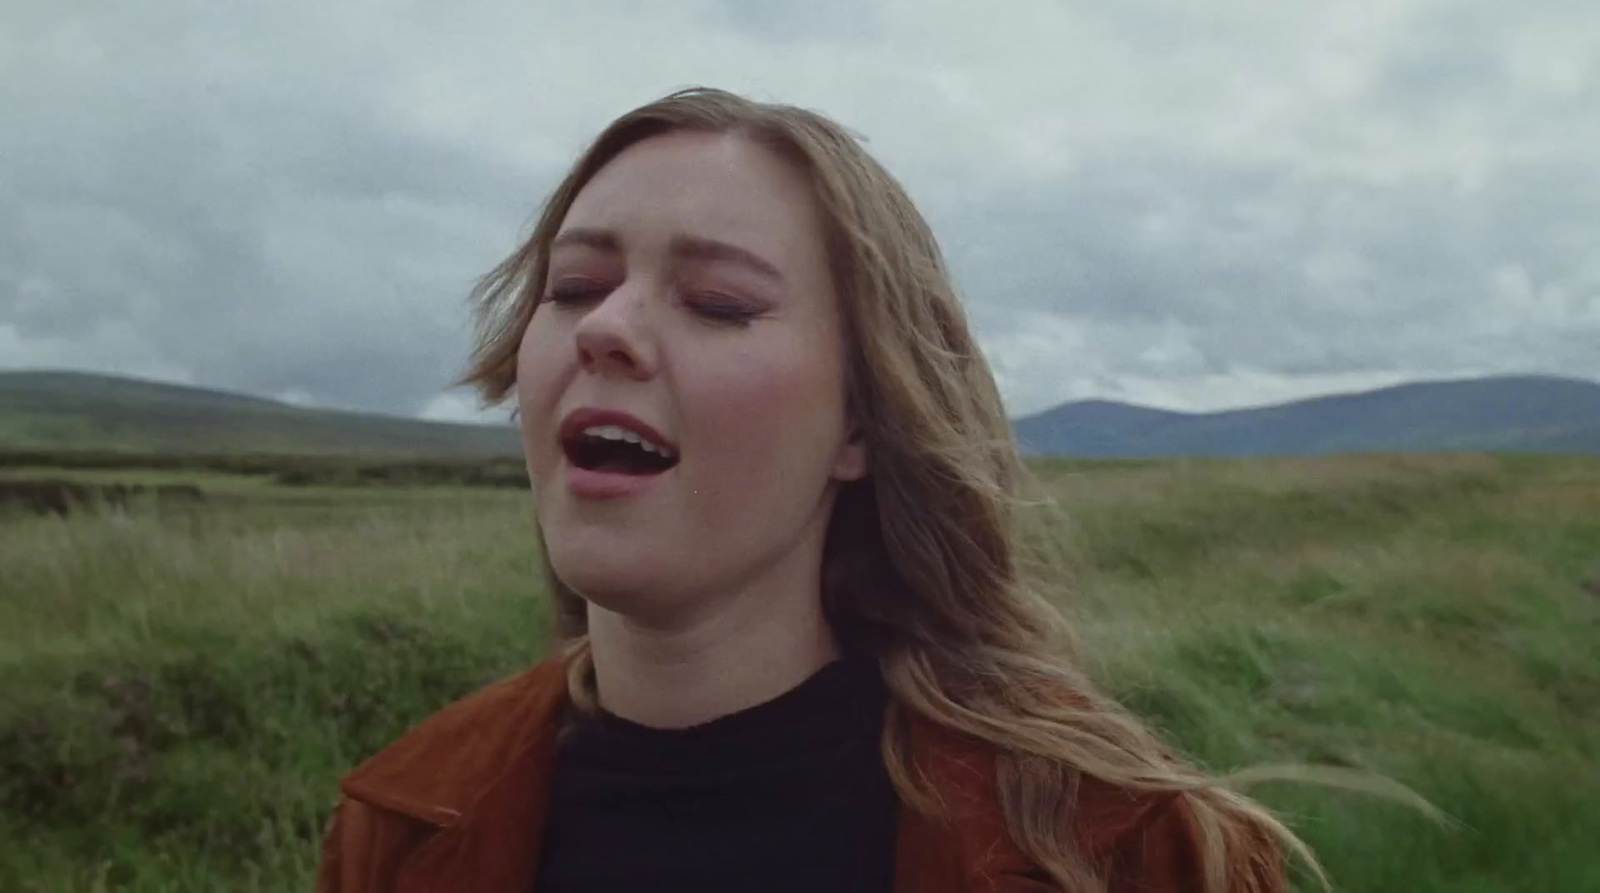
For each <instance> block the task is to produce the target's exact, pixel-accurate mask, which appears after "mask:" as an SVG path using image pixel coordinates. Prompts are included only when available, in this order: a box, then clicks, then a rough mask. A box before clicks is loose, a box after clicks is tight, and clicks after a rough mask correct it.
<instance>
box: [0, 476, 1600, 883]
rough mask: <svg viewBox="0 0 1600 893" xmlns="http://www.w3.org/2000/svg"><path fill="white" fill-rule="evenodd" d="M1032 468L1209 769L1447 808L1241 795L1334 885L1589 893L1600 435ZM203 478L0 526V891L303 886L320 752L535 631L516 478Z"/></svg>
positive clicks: (523, 645)
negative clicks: (1311, 769) (1394, 452)
mask: <svg viewBox="0 0 1600 893" xmlns="http://www.w3.org/2000/svg"><path fill="white" fill-rule="evenodd" d="M1039 471H1040V473H1041V475H1042V476H1043V477H1044V478H1045V479H1046V481H1047V483H1048V486H1049V487H1050V489H1051V490H1052V491H1053V492H1054V494H1055V495H1056V496H1057V497H1058V499H1059V500H1060V502H1061V504H1062V505H1064V506H1065V507H1066V509H1067V510H1068V515H1069V517H1068V519H1067V520H1066V521H1065V522H1062V523H1060V524H1058V526H1056V527H1053V528H1051V529H1050V530H1049V531H1048V532H1047V534H1046V536H1047V537H1048V539H1049V540H1050V541H1051V542H1052V543H1053V544H1055V545H1058V546H1061V547H1062V550H1063V551H1064V552H1065V553H1066V554H1068V555H1069V556H1071V558H1072V559H1073V566H1074V569H1075V580H1074V585H1072V586H1071V587H1070V589H1064V590H1063V592H1064V595H1063V599H1064V601H1065V607H1068V608H1069V609H1070V611H1071V613H1072V616H1074V617H1075V618H1077V619H1078V620H1079V622H1080V623H1081V625H1082V628H1083V638H1084V640H1085V643H1086V645H1087V651H1088V655H1089V659H1090V660H1091V661H1092V662H1093V665H1094V668H1095V669H1096V670H1097V672H1099V673H1100V674H1101V676H1102V677H1103V678H1104V679H1105V680H1106V682H1107V684H1108V685H1109V686H1110V687H1111V688H1112V690H1113V691H1115V692H1116V693H1117V694H1118V695H1119V696H1120V697H1121V698H1123V699H1124V700H1125V701H1126V702H1127V703H1128V704H1129V705H1130V706H1132V707H1134V708H1135V709H1136V710H1137V711H1138V712H1139V713H1140V714H1141V715H1143V716H1145V717H1146V718H1147V719H1148V720H1149V721H1151V722H1152V723H1153V724H1155V725H1156V726H1158V727H1159V728H1160V729H1162V730H1163V731H1164V732H1165V733H1166V734H1167V735H1168V736H1169V737H1170V738H1171V739H1172V740H1173V741H1174V742H1175V743H1177V744H1178V745H1179V746H1181V747H1182V748H1184V749H1185V750H1186V751H1187V752H1188V753H1190V754H1192V755H1193V756H1194V757H1195V758H1197V759H1199V760H1200V761H1202V762H1203V763H1204V764H1205V765H1207V766H1208V767H1210V768H1212V769H1214V770H1217V771H1225V770H1228V769H1233V768H1238V767H1242V766H1247V765H1252V764H1258V763H1281V762H1314V763H1326V764H1334V765H1342V766H1353V767H1359V768H1366V769H1372V770H1376V771H1379V772H1382V773H1385V774H1387V775H1389V776H1391V777H1393V778H1395V779H1397V780H1399V781H1401V782H1404V783H1405V784H1408V785H1410V786H1412V787H1413V788H1415V789H1417V790H1418V791H1420V792H1421V793H1423V794H1424V795H1425V796H1427V797H1428V798H1429V799H1430V800H1432V801H1433V802H1434V803H1435V804H1436V805H1438V806H1439V807H1440V808H1441V809H1442V810H1443V811H1444V812H1445V813H1447V814H1448V815H1449V816H1450V817H1451V822H1450V823H1448V824H1447V825H1445V826H1440V825H1436V824H1434V823H1431V822H1429V821H1428V820H1426V819H1424V818H1422V817H1421V816H1419V815H1417V814H1416V813H1414V812H1411V811H1409V810H1406V809H1403V808H1400V807H1396V806H1393V805H1389V804H1387V803H1384V802H1382V801H1376V800H1373V799H1370V798H1366V797H1362V796H1359V795H1352V794H1343V793H1332V792H1328V791H1325V790H1321V789H1312V788H1303V787H1295V786H1288V785H1272V786H1265V787H1263V788H1261V789H1260V790H1258V791H1255V792H1254V793H1256V794H1257V795H1258V796H1261V797H1262V798H1263V799H1265V800H1266V801H1267V802H1269V803H1270V804H1272V805H1274V806H1276V807H1278V808H1279V809H1281V810H1282V811H1283V812H1284V813H1285V815H1286V816H1287V817H1288V818H1289V819H1290V821H1291V823H1292V824H1293V825H1294V827H1295V828H1296V829H1297V830H1298V831H1300V832H1301V833H1302V834H1303V835H1304V836H1305V837H1306V839H1307V840H1308V841H1309V842H1310V843H1311V844H1312V845H1313V846H1314V847H1315V848H1316V849H1317V851H1318V853H1319V854H1320V855H1321V857H1322V858H1323V860H1324V862H1325V864H1326V866H1327V868H1328V870H1329V872H1330V874H1331V875H1332V877H1333V879H1334V881H1335V883H1336V885H1337V886H1338V888H1339V889H1342V890H1349V891H1394V890H1406V891H1445V890H1449V891H1569V890H1571V891H1582V890H1591V889H1595V890H1600V857H1596V856H1595V855H1593V854H1592V842H1593V841H1596V840H1600V809H1596V808H1595V806H1594V804H1595V803H1597V802H1600V768H1597V767H1600V461H1596V460H1592V459H1530V458H1495V457H1484V456H1441V457H1424V458H1419V457H1366V458H1328V459H1316V460H1255V461H1248V462H1227V461H1207V462H1170V463H1155V462H1149V463H1116V464H1112V463H1106V464H1096V463H1089V464H1084V463H1057V464H1050V463H1045V464H1041V465H1040V466H1039ZM174 474H178V475H179V476H180V477H181V473H179V472H174ZM201 483H202V486H204V487H205V488H206V489H207V491H208V493H209V494H210V499H209V500H208V502H207V503H204V504H201V505H199V506H187V507H158V506H150V507H147V508H144V509H140V508H137V507H136V508H134V509H132V510H130V511H128V512H125V513H103V514H85V515H77V516H72V517H68V518H54V517H48V518H33V517H28V518H10V519H6V520H0V674H3V678H4V679H5V680H6V684H5V686H4V689H3V691H0V889H3V890H13V889H14V890H20V891H33V890H39V891H44V890H51V891H55V890H68V891H92V890H139V891H155V890H183V891H186V890H195V891H199V890H217V889H228V890H263V891H265V890H274V891H276V890H292V889H306V888H307V887H308V886H309V883H310V876H311V872H312V871H313V869H314V863H315V859H316V843H317V840H318V837H319V835H320V830H321V827H322V824H323V821H324V819H325V816H326V811H327V809H328V807H329V806H330V805H331V802H332V798H333V797H334V793H335V787H334V786H335V782H336V780H337V778H338V776H339V775H340V774H341V773H342V772H344V771H345V770H347V769H348V768H349V767H350V766H352V765H353V764H354V763H355V762H357V761H358V760H359V759H361V758H362V757H364V756H365V755H367V754H369V753H371V752H373V751H375V750H376V749H378V748H380V747H381V746H382V745H383V744H384V743H385V742H387V741H389V740H391V739H392V738H394V737H395V736H396V735H398V734H399V733H400V732H401V731H403V730H404V729H405V728H406V727H407V726H408V725H410V724H411V723H413V722H415V721H416V720H418V719H420V718H422V717H423V716H426V715H427V714H428V713H431V712H432V711H434V710H436V709H437V708H438V707H440V706H442V705H443V704H444V703H447V702H448V701H450V700H452V699H454V698H456V697H458V696H460V695H462V694H464V693H466V692H467V691H470V690H472V689H473V688H475V687H477V686H479V685H481V684H483V683H484V682H486V681H488V680H489V679H492V678H495V677H497V676H500V675H503V674H505V673H509V672H513V671H515V670H517V669H519V668H522V667H524V666H527V665H528V664H530V663H532V662H534V661H536V660H537V659H539V657H540V655H541V654H542V653H543V651H544V646H545V642H546V636H547V628H546V613H545V609H544V605H543V596H542V594H541V592H540V586H539V583H538V572H537V565H536V557H537V556H536V553H535V551H534V546H533V533H532V525H531V520H530V517H529V514H528V508H527V505H528V503H527V499H526V496H525V495H523V494H520V493H517V492H514V491H496V490H485V489H467V488H444V487H433V488H419V487H410V488H393V489H382V488H374V487H371V486H361V487H350V488H343V489H332V488H305V487H299V488H284V487H274V486H271V485H269V484H264V483H262V482H260V481H259V480H257V481H237V482H230V481H229V480H228V479H226V478H219V477H215V476H214V475H213V476H210V477H206V478H205V479H204V480H203V481H201ZM1305 886H1306V889H1311V886H1310V885H1309V884H1307V885H1305Z"/></svg>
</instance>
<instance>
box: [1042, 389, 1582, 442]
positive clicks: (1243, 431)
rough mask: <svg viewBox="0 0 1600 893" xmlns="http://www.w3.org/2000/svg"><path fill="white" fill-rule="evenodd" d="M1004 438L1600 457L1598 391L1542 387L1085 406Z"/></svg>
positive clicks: (1045, 416) (1046, 416) (1071, 406)
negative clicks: (1210, 407)
mask: <svg viewBox="0 0 1600 893" xmlns="http://www.w3.org/2000/svg"><path fill="white" fill-rule="evenodd" d="M1015 426H1016V431H1017V436H1018V439H1019V440H1021V442H1022V444H1023V448H1024V450H1025V451H1026V452H1028V453H1030V454H1033V455H1063V456H1123V457H1156V456H1261V455H1314V454H1323V453H1342V452H1413V451H1427V452H1435V451H1477V450H1485V451H1508V452H1539V453H1600V384H1596V383H1593V382H1588V381H1581V380H1578V379H1571V378H1557V377H1552V376H1508V377H1499V378H1481V379H1470V380H1465V381H1440V382H1418V383H1415V384H1403V385H1397V386H1395V387H1389V388H1383V389H1380V390H1376V391H1368V392H1364V393H1359V394H1338V395H1334V396H1330V397H1316V398H1313V399H1309V400H1300V401H1296V402H1293V403H1284V404H1281V405H1276V406H1263V407H1259V408H1252V409H1236V410H1229V411H1226V412H1212V413H1184V412H1168V411H1165V410H1159V409H1147V408H1145V407H1140V406H1130V405H1128V404H1125V403H1115V402H1108V401H1103V400H1089V401H1083V402H1078V403H1068V404H1065V405H1062V406H1058V407H1056V408H1055V409H1051V410H1047V411H1045V412H1042V413H1039V414H1037V415H1031V416H1027V417H1025V418H1022V419H1018V420H1017V421H1016V423H1015Z"/></svg>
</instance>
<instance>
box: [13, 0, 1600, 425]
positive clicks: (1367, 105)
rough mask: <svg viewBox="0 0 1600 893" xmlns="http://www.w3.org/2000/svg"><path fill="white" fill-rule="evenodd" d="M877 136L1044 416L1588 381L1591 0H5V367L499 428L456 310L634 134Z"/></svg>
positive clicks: (1594, 210) (1027, 400) (1004, 382)
mask: <svg viewBox="0 0 1600 893" xmlns="http://www.w3.org/2000/svg"><path fill="white" fill-rule="evenodd" d="M696 84H704V85H710V86H719V87H724V88H728V89H732V90H736V91H739V92H744V93H748V94H751V95H753V96H755V97H757V98H761V99H773V100H779V101H783V102H789V103H794V104H797V105H803V106H806V107H810V108H814V109H818V110H820V111H823V112H826V113H828V114H830V115H832V116H834V117H836V118H838V119H839V120H841V121H843V122H844V123H845V124H847V125H848V126H850V127H852V128H853V129H855V130H857V131H858V132H860V133H862V134H864V135H865V136H866V137H867V138H868V140H869V147H870V148H871V149H872V150H873V151H874V152H875V153H876V154H877V155H878V157H879V158H881V159H882V160H883V161H884V162H885V164H887V165H888V167H889V168H890V169H891V170H892V171H894V172H895V173H896V174H897V175H898V176H899V177H900V178H901V179H902V181H903V182H905V184H906V185H907V187H908V189H909V190H910V191H911V193H912V195H913V197H914V198H915V199H916V200H917V201H918V202H919V204H920V205H921V207H922V209H923V212H924V213H925V214H926V215H927V216H928V218H929V219H930V221H931V222H932V224H933V226H934V229H935V230H936V232H937V233H938V235H939V237H940V239H941V242H942V243H943V245H944V247H945V250H946V252H947V254H948V256H949V257H950V259H951V262H952V265H953V267H954V268H955V270H956V273H957V276H958V278H959V284H960V287H961V290H962V293H963V294H964V295H965V297H966V300H967V304H968V308H969V311H970V313H971V317H972V320H973V322H974V325H975V326H976V328H977V330H978V334H979V337H980V339H981V341H982V343H983V345H984V348H985V350H986V352H987V354H988V356H989V359H990V361H991V363H992V364H993V366H994V368H995V371H996V374H997V375H998V376H999V377H1000V380H1001V386H1002V389H1003V390H1004V392H1005V395H1006V398H1007V401H1008V404H1009V406H1010V408H1011V410H1012V411H1013V412H1015V413H1024V412H1030V411H1035V410H1039V409H1042V408H1045V407H1047V406H1050V405H1053V404H1056V403H1059V402H1062V401H1066V400H1070V399H1077V398H1084V397H1104V398H1112V399H1123V400H1130V401H1134V402H1140V403H1145V404H1148V405H1154V406H1161V407H1166V408H1176V409H1211V408H1218V407H1225V406H1239V405H1248V404H1254V403H1260V402H1267V401H1275V400H1282V399H1288V398H1294V397H1299V396H1304V395H1310V394H1316V393H1325V392H1329V391H1337V390H1350V389H1358V388H1366V387H1371V386H1377V385H1384V384H1389V383H1391V382H1395V381H1400V380H1405V379H1412V378H1445V377H1459V376H1468V375H1479V374H1494V373H1505V372H1546V373H1555V374H1563V375H1572V376H1579V377H1584V378H1589V379H1600V162H1597V160H1596V157H1597V152H1600V149H1597V148H1596V147H1600V4H1595V3H1594V2H1592V0H1571V2H1528V0H1521V2H1509V0H1507V2H1492V0H1491V2H1420V0H1418V2H1413V0H1376V2H1341V3H1322V4H1313V3H1297V2H1283V0H1207V2H1204V3H1198V2H1191V0H1157V2H1093V3H1090V2H1064V0H1017V2H999V0H985V2H976V0H968V2H930V0H910V2H881V3H874V2H870V0H862V2H856V0H809V2H798V0H792V2H791V0H723V2H699V3H695V2H646V0H584V2H564V3H547V2H540V0H456V2H451V3H428V2H394V3H387V2H375V0H353V2H352V0H338V2H328V0H315V2H312V0H272V2H265V0H263V2H257V3H216V2H211V0H190V2H178V0H165V2H149V3H137V4H136V3H113V2H88V0H57V2H38V0H0V368H39V367H55V368H76V369H90V370H101V371H109V372H117V373H127V374H135V375H142V376H148V377H154V378H160V379H164V380H170V381H177V382H185V383H193V384H199V385H206V386H213V387H220V388H227V389H232V390H241V391H246V392H250V393H254V394H259V395H264V396H272V397H279V398H284V399H289V400H293V401H297V402H302V403H307V404H314V405H324V406H333V407H342V408H360V409H367V410H377V411H383V412H393V413H400V414H421V415H426V416H429V417H435V418H465V417H469V416H471V415H472V412H473V407H474V401H473V400H472V398H471V397H470V395H468V394H466V393H464V392H459V391H458V392H444V391H442V388H443V386H444V385H445V384H446V383H447V382H448V381H449V380H450V379H451V378H452V377H453V376H454V375H456V374H457V373H459V371H460V370H461V368H462V364H463V362H464V357H465V353H466V351H467V346H468V317H467V314H466V309H465V305H464V303H463V298H464V296H465V294H466V292H467V290H468V288H469V287H470V285H471V283H472V281H473V279H474V278H475V277H476V276H477V275H478V274H480V273H482V272H483V271H484V270H486V269H487V268H488V267H489V266H491V265H492V264H493V263H494V262H495V261H497V260H498V259H499V258H500V257H501V256H503V255H504V254H505V253H506V252H507V251H508V250H509V249H510V248H511V247H512V246H513V244H514V243H515V241H516V240H517V238H518V236H519V234H520V233H521V232H522V230H523V228H524V227H525V225H526V224H527V223H528V221H529V219H530V217H531V216H532V214H533V213H534V211H535V209H536V208H537V206H538V204H539V202H540V201H542V199H543V198H544V197H545V195H546V194H547V192H548V191H549V190H550V188H551V187H552V186H553V185H554V184H555V182H556V180H557V178H558V177H559V176H560V174H561V173H562V172H563V171H564V169H565V167H566V165H567V164H568V163H569V162H570V161H571V160H572V158H573V157H574V156H575V155H576V153H577V152H578V151H579V150H580V149H581V148H582V146H583V145H584V144H585V143H586V142H587V141H588V140H589V139H590V138H592V137H593V136H594V135H595V133H597V132H598V131H599V130H600V129H601V128H602V127H603V126H604V125H605V124H606V123H607V122H608V121H609V120H611V119H612V118H614V117H615V116H617V115H618V114H620V113H622V112H624V111H626V110H627V109H629V108H631V107H633V106H636V105H638V104H641V103H643V102H646V101H649V100H651V99H653V98H656V97H657V96H659V95H661V94H663V93H666V92H668V91H670V90H673V89H675V88H678V87H684V86H690V85H696Z"/></svg>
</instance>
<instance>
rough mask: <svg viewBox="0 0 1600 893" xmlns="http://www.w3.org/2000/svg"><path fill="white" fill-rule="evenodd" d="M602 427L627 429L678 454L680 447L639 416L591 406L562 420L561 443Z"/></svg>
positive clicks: (570, 413)
mask: <svg viewBox="0 0 1600 893" xmlns="http://www.w3.org/2000/svg"><path fill="white" fill-rule="evenodd" d="M600 425H616V426H617V427H619V428H626V429H628V430H629V431H632V432H633V433H635V434H637V435H639V436H640V437H643V438H644V439H645V440H648V441H650V442H651V443H653V444H655V445H656V446H660V447H666V448H667V449H669V450H671V451H672V452H673V453H677V452H678V445H677V444H675V443H673V442H672V441H671V440H668V439H667V438H666V436H665V435H663V434H662V433H661V432H660V431H657V430H656V429H655V428H652V427H651V426H650V425H648V424H646V423H645V422H644V420H642V419H640V418H638V417H637V416H634V415H630V414H629V413H626V412H623V411H622V410H620V409H598V408H596V407H590V406H584V407H579V408H578V409H574V410H573V411H571V412H569V413H567V416H566V418H564V419H562V420H561V428H560V430H559V431H558V436H559V437H560V440H561V442H562V443H565V442H567V441H568V440H571V439H573V438H575V437H577V436H579V435H581V434H582V433H583V432H584V431H586V430H588V429H589V428H594V427H597V426H600Z"/></svg>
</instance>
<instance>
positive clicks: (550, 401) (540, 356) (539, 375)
mask: <svg viewBox="0 0 1600 893" xmlns="http://www.w3.org/2000/svg"><path fill="white" fill-rule="evenodd" d="M566 360H567V358H566V357H564V356H563V355H562V354H561V352H560V333H559V332H556V331H555V330H554V329H553V328H552V327H551V326H550V325H549V323H548V321H547V320H546V319H545V318H543V317H541V316H540V315H539V314H537V313H536V314H534V317H533V319H532V321H530V322H529V324H528V328H527V331H525V332H524V333H523V335H522V344H521V346H520V347H519V348H518V349H517V412H518V415H519V416H520V421H519V424H520V426H521V428H522V437H523V443H524V447H525V449H526V450H527V452H528V460H529V462H530V463H534V462H535V461H536V460H538V459H539V454H540V452H541V451H540V450H539V447H540V445H542V444H545V443H546V442H548V441H550V439H551V438H550V436H549V434H550V432H549V428H550V426H551V425H552V424H554V422H553V421H552V419H553V417H554V415H555V410H556V403H557V402H558V401H559V400H560V398H561V389H562V386H563V382H564V376H566V375H567V374H568V372H567V369H568V367H570V366H571V365H572V364H571V363H570V362H567V361H566Z"/></svg>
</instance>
